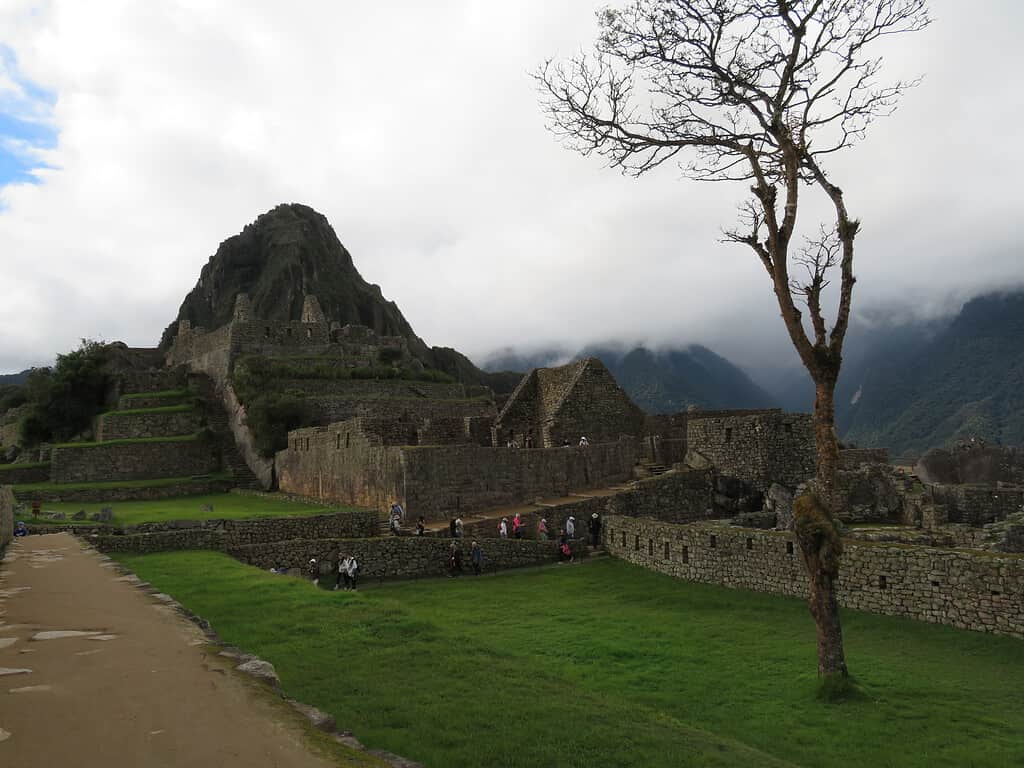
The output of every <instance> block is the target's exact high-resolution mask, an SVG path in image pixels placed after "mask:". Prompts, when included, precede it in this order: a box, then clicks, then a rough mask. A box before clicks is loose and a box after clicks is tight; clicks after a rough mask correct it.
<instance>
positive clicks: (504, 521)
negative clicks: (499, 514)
mask: <svg viewBox="0 0 1024 768" xmlns="http://www.w3.org/2000/svg"><path fill="white" fill-rule="evenodd" d="M498 535H499V536H500V537H501V538H503V539H507V538H508V518H507V517H503V518H501V524H500V525H498Z"/></svg>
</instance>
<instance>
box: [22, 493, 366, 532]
mask: <svg viewBox="0 0 1024 768" xmlns="http://www.w3.org/2000/svg"><path fill="white" fill-rule="evenodd" d="M105 507H109V508H110V509H111V510H112V511H113V513H114V517H113V519H112V520H111V521H110V525H114V526H127V525H138V524H139V523H163V522H168V521H170V520H256V519H261V518H268V517H308V516H311V515H326V514H331V513H334V512H345V511H350V508H349V507H328V506H323V505H316V504H302V503H300V502H297V501H292V500H290V499H288V498H286V497H282V496H248V495H242V494H236V493H214V494H207V495H202V496H179V497H176V498H173V499H154V500H152V501H110V502H106V501H104V502H96V503H81V502H74V501H65V502H54V503H46V504H43V510H44V511H46V512H63V513H64V514H65V515H66V516H67V517H68V518H69V519H68V520H56V521H54V520H45V521H44V520H38V521H33V522H47V523H53V524H54V525H67V524H69V523H74V522H75V521H74V520H71V519H70V517H71V515H73V514H75V513H76V512H78V511H79V510H82V509H84V510H85V513H86V515H91V514H92V513H93V512H99V511H100V510H101V509H103V508H105ZM81 522H82V525H96V523H94V522H92V521H81Z"/></svg>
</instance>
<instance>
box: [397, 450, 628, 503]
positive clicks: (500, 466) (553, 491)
mask: <svg viewBox="0 0 1024 768" xmlns="http://www.w3.org/2000/svg"><path fill="white" fill-rule="evenodd" d="M400 450H401V451H402V463H403V467H404V483H403V486H404V498H405V501H406V505H405V509H406V511H407V512H408V513H409V514H410V515H412V517H413V519H415V518H416V517H418V516H419V515H423V516H424V517H426V518H427V519H428V520H437V519H445V518H447V517H448V516H449V515H452V514H456V515H457V514H462V513H463V512H468V511H482V510H486V509H489V508H494V507H502V506H509V505H514V504H519V503H522V502H524V501H532V500H534V499H539V498H544V497H559V496H565V495H566V494H568V493H569V492H570V491H574V490H585V489H587V488H599V487H601V486H604V485H609V484H611V483H616V482H622V481H623V480H628V479H630V478H631V477H632V472H633V465H634V464H635V463H636V444H635V442H633V441H629V440H623V441H620V442H616V443H600V444H595V445H591V446H590V447H589V448H548V449H539V448H538V449H533V450H526V449H522V448H520V449H509V448H484V447H481V446H477V445H458V446H421V447H411V448H402V449H400Z"/></svg>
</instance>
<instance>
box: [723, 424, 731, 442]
mask: <svg viewBox="0 0 1024 768" xmlns="http://www.w3.org/2000/svg"><path fill="white" fill-rule="evenodd" d="M725 442H727V443H731V442H732V427H726V428H725Z"/></svg>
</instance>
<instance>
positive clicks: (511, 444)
mask: <svg viewBox="0 0 1024 768" xmlns="http://www.w3.org/2000/svg"><path fill="white" fill-rule="evenodd" d="M578 445H579V447H580V448H586V447H587V446H589V445H590V440H588V439H587V436H586V435H580V441H579V443H578ZM505 447H506V448H518V447H519V441H518V440H516V433H515V430H512V429H510V430H509V431H508V439H507V440H506V441H505ZM535 447H536V443H535V441H534V439H533V429H532V428H531V429H530V431H529V432H527V433H526V434H525V435H524V436H523V448H535ZM562 447H563V448H571V447H572V443H571V442H569V438H565V439H564V440H562Z"/></svg>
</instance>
